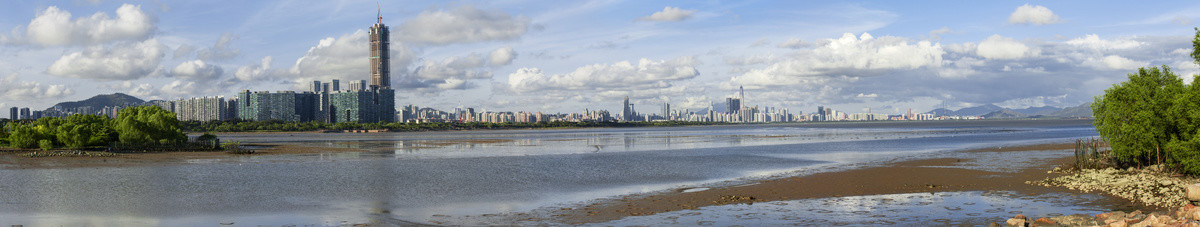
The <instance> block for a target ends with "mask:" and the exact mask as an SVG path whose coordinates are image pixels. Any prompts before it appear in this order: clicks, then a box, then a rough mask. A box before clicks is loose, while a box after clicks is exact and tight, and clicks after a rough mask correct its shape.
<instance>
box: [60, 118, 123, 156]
mask: <svg viewBox="0 0 1200 227" xmlns="http://www.w3.org/2000/svg"><path fill="white" fill-rule="evenodd" d="M111 124H112V123H111V120H110V119H109V118H108V117H107V116H101V115H90V114H87V115H85V114H75V115H71V116H67V118H66V119H64V120H63V123H62V125H59V126H58V130H57V132H58V133H57V135H56V136H57V138H58V141H59V142H61V143H63V145H66V146H67V147H70V148H83V147H88V146H103V145H106V144H108V143H111V142H112V141H116V140H117V132H116V130H113V128H112V125H111Z"/></svg>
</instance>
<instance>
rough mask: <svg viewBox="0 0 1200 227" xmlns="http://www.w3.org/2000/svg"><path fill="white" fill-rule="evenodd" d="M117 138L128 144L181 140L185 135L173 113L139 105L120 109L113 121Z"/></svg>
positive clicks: (185, 138) (185, 137)
mask: <svg viewBox="0 0 1200 227" xmlns="http://www.w3.org/2000/svg"><path fill="white" fill-rule="evenodd" d="M114 124H115V125H114V128H115V130H116V132H117V135H118V139H119V140H120V141H121V142H122V143H128V144H152V143H155V142H163V141H165V142H183V141H186V140H187V135H185V134H183V131H182V130H180V128H179V119H177V118H175V113H171V112H169V111H166V110H163V109H162V108H159V107H158V106H139V107H130V108H125V109H123V110H121V112H120V113H118V114H117V120H116V122H115V123H114Z"/></svg>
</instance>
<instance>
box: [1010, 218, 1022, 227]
mask: <svg viewBox="0 0 1200 227" xmlns="http://www.w3.org/2000/svg"><path fill="white" fill-rule="evenodd" d="M1005 224H1008V226H1020V227H1025V219H1024V218H1009V219H1008V221H1007V222H1005Z"/></svg>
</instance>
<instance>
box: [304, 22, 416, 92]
mask: <svg viewBox="0 0 1200 227" xmlns="http://www.w3.org/2000/svg"><path fill="white" fill-rule="evenodd" d="M392 34H396V33H395V32H393V33H392ZM367 55H368V48H367V32H366V31H365V30H358V31H355V32H354V33H350V34H346V35H342V36H341V37H337V38H334V37H327V38H325V39H321V40H320V41H319V42H317V45H316V46H313V47H312V48H309V49H308V52H306V53H304V56H302V57H300V58H299V59H296V64H295V65H293V66H292V67H291V68H290V69H288V71H287V73H288V74H290V75H289V76H291V77H293V79H295V81H296V82H297V83H299V84H306V82H312V81H314V80H321V81H328V80H332V79H340V80H355V79H363V80H365V79H368V76H367V75H368V71H369V70H370V69H369V65H368V62H367V60H366V56H367ZM390 56H391V66H392V78H393V80H394V79H396V78H398V75H397V74H398V73H400V72H403V71H404V70H405V69H407V68H408V65H409V64H410V63H411V62H412V61H413V52H412V50H411V49H409V48H408V47H407V46H405V45H403V44H402V43H397V42H392V43H391V55H390ZM393 84H395V83H393Z"/></svg>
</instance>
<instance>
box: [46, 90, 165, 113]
mask: <svg viewBox="0 0 1200 227" xmlns="http://www.w3.org/2000/svg"><path fill="white" fill-rule="evenodd" d="M143 103H146V101H145V100H142V99H139V98H137V97H133V96H130V95H126V94H123V93H115V94H109V95H97V96H93V97H91V98H88V99H84V100H83V101H74V102H60V103H58V104H54V106H51V107H50V108H47V109H46V110H47V111H49V110H54V109H74V108H80V107H91V108H92V109H93V110H99V109H101V108H104V107H105V106H136V105H142V104H143Z"/></svg>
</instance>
